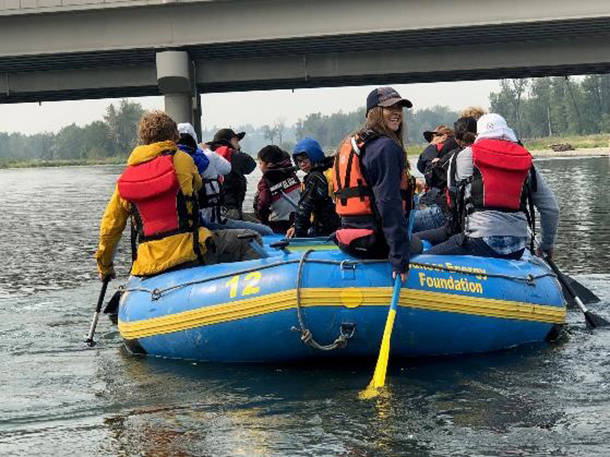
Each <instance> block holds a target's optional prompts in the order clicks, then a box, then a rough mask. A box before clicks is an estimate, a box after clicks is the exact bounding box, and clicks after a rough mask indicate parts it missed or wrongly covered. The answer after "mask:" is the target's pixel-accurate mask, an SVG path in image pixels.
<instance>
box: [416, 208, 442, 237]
mask: <svg viewBox="0 0 610 457" xmlns="http://www.w3.org/2000/svg"><path fill="white" fill-rule="evenodd" d="M446 221H447V218H446V217H445V215H444V214H443V211H442V210H441V207H440V206H438V205H432V206H428V207H427V208H424V209H418V210H417V212H416V213H415V222H414V223H413V233H417V232H422V231H424V230H430V229H434V228H437V227H441V226H442V225H443V224H444V223H445V222H446Z"/></svg>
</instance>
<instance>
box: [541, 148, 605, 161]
mask: <svg viewBox="0 0 610 457" xmlns="http://www.w3.org/2000/svg"><path fill="white" fill-rule="evenodd" d="M530 152H531V154H532V155H533V156H534V157H535V158H537V159H538V158H551V159H555V158H565V157H604V156H606V157H610V148H607V147H605V148H576V149H574V150H573V151H553V150H552V149H537V150H532V151H530Z"/></svg>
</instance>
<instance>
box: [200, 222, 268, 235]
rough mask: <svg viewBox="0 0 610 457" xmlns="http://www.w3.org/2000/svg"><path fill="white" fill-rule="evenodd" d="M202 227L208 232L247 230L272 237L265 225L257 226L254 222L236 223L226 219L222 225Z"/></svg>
mask: <svg viewBox="0 0 610 457" xmlns="http://www.w3.org/2000/svg"><path fill="white" fill-rule="evenodd" d="M204 225H205V226H206V228H208V229H210V230H228V229H247V230H254V231H255V232H257V233H260V235H261V236H267V235H273V230H271V229H270V228H269V227H267V226H266V225H263V224H257V223H255V222H247V221H238V220H237V219H226V221H225V223H224V224H217V223H216V222H206V223H205V224H204Z"/></svg>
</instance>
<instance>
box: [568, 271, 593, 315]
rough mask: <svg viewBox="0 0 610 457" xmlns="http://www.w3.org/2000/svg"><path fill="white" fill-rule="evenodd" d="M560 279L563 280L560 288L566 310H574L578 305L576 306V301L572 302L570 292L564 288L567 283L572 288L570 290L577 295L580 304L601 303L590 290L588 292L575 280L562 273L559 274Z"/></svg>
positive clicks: (572, 298)
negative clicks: (565, 302)
mask: <svg viewBox="0 0 610 457" xmlns="http://www.w3.org/2000/svg"><path fill="white" fill-rule="evenodd" d="M561 277H562V278H563V282H561V288H562V290H563V296H564V297H565V299H566V301H567V302H568V308H570V309H574V308H576V307H577V306H578V305H577V304H576V300H574V297H573V296H572V295H571V294H570V292H568V290H567V288H566V286H564V282H566V283H569V284H570V286H572V289H573V290H574V292H575V293H576V295H578V296H579V297H580V299H581V300H582V302H583V303H585V304H586V305H589V304H591V303H599V302H600V301H601V300H600V299H599V297H598V296H597V295H595V294H594V293H593V292H591V290H589V289H588V288H587V287H586V286H584V285H582V284H581V283H580V282H578V281H577V280H576V279H574V278H572V277H571V276H568V275H566V274H564V273H561Z"/></svg>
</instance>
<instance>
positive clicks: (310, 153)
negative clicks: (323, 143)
mask: <svg viewBox="0 0 610 457" xmlns="http://www.w3.org/2000/svg"><path fill="white" fill-rule="evenodd" d="M299 154H307V157H308V158H309V161H310V162H311V163H312V164H314V163H320V162H322V161H323V160H324V151H322V148H321V147H320V143H318V142H317V141H316V140H314V139H313V138H309V137H307V138H303V139H302V140H301V141H299V142H298V143H297V144H296V145H295V147H294V152H293V153H292V158H293V159H294V156H296V155H299Z"/></svg>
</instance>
